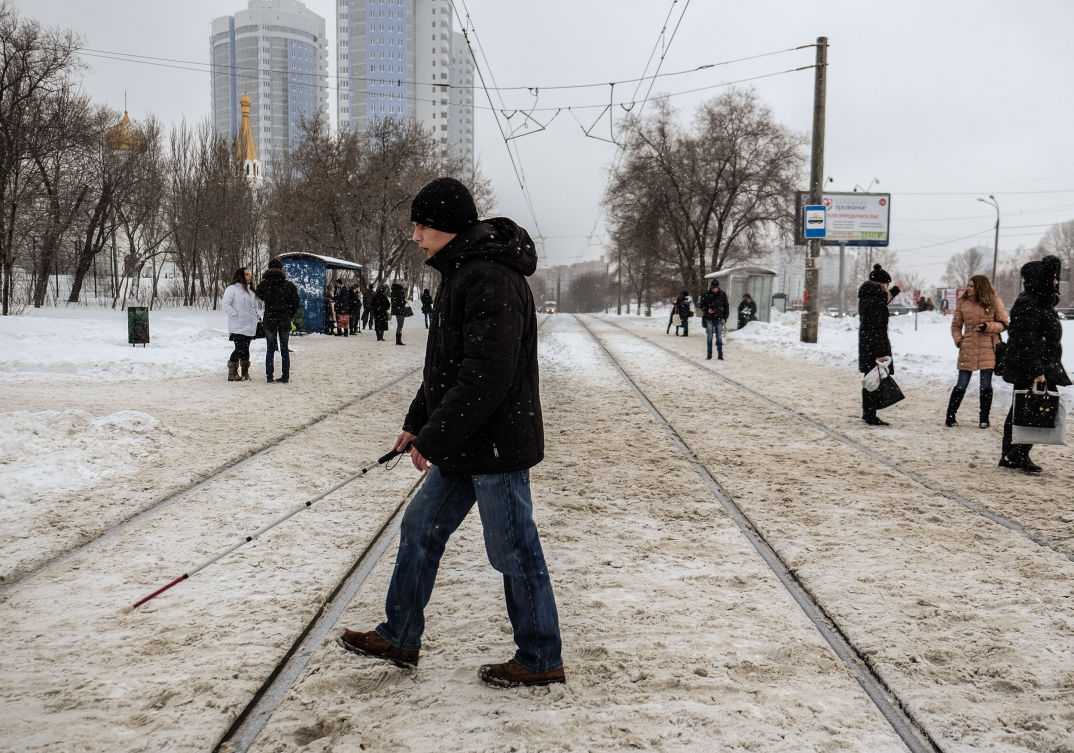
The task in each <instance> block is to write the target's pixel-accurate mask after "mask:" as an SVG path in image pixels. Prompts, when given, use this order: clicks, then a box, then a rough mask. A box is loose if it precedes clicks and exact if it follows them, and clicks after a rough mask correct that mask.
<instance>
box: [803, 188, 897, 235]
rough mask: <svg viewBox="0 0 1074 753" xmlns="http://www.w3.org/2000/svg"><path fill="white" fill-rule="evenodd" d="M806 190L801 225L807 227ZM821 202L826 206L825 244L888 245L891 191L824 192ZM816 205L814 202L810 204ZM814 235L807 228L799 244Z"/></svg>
mask: <svg viewBox="0 0 1074 753" xmlns="http://www.w3.org/2000/svg"><path fill="white" fill-rule="evenodd" d="M805 198H806V197H805V192H804V191H799V192H798V196H797V199H798V200H797V201H796V204H797V207H798V214H799V217H801V218H802V219H801V221H800V222H799V223H798V227H801V228H804V227H805V220H806V217H805V214H806V213H805V209H806V207H804V206H803V205H804V199H805ZM821 203H822V204H823V205H824V208H825V210H826V211H825V230H824V235H822V236H812V237H820V238H822V239H823V240H821V244H823V245H825V246H837V245H839V244H840V243H845V244H846V245H848V246H887V245H888V239H889V228H890V220H891V194H888V193H824V194H823V195H822V199H821ZM810 208H812V205H811V206H810ZM809 237H811V236H807V235H806V234H805V233H804V232H803V234H802V235H801V236H799V238H798V240H797V242H798V244H799V245H801V244H803V243H805V241H806V240H807V239H808V238H809Z"/></svg>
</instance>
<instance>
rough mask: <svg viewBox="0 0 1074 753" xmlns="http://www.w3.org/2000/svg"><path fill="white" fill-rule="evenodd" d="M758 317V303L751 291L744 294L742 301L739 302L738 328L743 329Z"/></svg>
mask: <svg viewBox="0 0 1074 753" xmlns="http://www.w3.org/2000/svg"><path fill="white" fill-rule="evenodd" d="M756 318H757V304H756V303H755V302H754V300H753V296H751V295H750V294H749V293H743V294H742V301H741V302H740V303H739V304H738V328H739V329H742V328H743V327H745V326H746V325H747V324H749V323H750V322H752V321H753V320H754V319H756Z"/></svg>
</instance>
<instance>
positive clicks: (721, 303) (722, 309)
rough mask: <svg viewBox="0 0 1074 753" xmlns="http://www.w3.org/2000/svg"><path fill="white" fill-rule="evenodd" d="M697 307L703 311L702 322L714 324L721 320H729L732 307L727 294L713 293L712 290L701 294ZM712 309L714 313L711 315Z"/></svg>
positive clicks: (719, 291) (721, 292)
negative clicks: (713, 322) (710, 310)
mask: <svg viewBox="0 0 1074 753" xmlns="http://www.w3.org/2000/svg"><path fill="white" fill-rule="evenodd" d="M697 307H698V308H699V309H701V321H703V322H712V321H717V320H719V319H727V317H728V315H729V314H730V313H731V305H730V304H729V303H728V302H727V293H725V292H723V291H722V290H717V291H716V292H713V291H712V290H711V289H709V290H706V291H705V292H704V293H702V294H701V297H700V298H699V299H698V301H697ZM709 309H712V313H711V314H710V313H709Z"/></svg>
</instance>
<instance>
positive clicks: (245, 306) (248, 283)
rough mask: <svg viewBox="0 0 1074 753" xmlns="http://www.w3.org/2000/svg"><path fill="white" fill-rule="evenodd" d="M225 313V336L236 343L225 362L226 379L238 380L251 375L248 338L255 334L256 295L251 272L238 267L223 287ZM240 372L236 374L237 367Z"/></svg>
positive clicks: (252, 337) (230, 380) (237, 371)
mask: <svg viewBox="0 0 1074 753" xmlns="http://www.w3.org/2000/svg"><path fill="white" fill-rule="evenodd" d="M221 305H222V306H223V308H224V311H225V312H226V313H227V331H228V339H229V340H231V342H233V343H235V347H234V349H233V350H232V351H231V356H230V357H229V358H228V361H227V380H228V381H229V382H241V381H245V380H247V379H249V378H250V341H251V340H253V339H254V335H256V334H257V322H258V318H257V295H256V293H255V291H254V285H253V274H252V273H251V272H250V270H249V269H247V268H246V267H239V268H238V269H236V270H235V274H234V275H232V277H231V284H230V285H228V286H227V288H226V289H225V290H224V298H223V301H222V303H221ZM240 367H241V368H242V373H241V374H240V373H239V368H240Z"/></svg>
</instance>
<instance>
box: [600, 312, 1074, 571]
mask: <svg viewBox="0 0 1074 753" xmlns="http://www.w3.org/2000/svg"><path fill="white" fill-rule="evenodd" d="M601 321H602V322H603V323H605V324H607V325H608V326H611V327H615V328H616V329H618V330H620V331H622V332H624V333H626V334H628V335H630V336H631V337H634V338H637V339H638V340H640V341H642V342H644V343H646V344H648V345H651V346H652V347H654V348H657V349H659V350H662V351H664V352H665V353H668V354H669V355H672V356H674V357H675V358H676V359H677V360H679V361H682V362H683V363H686V364H689V365H690V366H692V367H693V368H694V369H696V370H698V371H700V372H702V373H704V374H705V375H706V376H709V377H712V378H715V379H717V380H719V381H722V382H723V383H725V384H728V385H730V386H732V387H734V388H736V389H738V390H741V391H742V392H744V393H746V394H747V395H749V396H750V397H752V398H754V399H755V400H757V401H759V402H761V403H762V404H764V405H767V406H768V407H770V408H772V409H774V410H776V411H778V412H780V413H782V414H784V415H787V416H790V417H791V418H794V419H795V420H797V421H800V422H801V423H803V424H805V425H806V426H809V427H811V428H813V429H815V430H817V431H819V432H821V433H823V434H825V435H827V436H828V437H830V438H832V439H834V440H836V441H837V442H839V443H840V444H842V445H844V446H847V447H850V448H853V449H854V450H856V451H858V452H860V453H862V454H863V455H866V456H867V457H869V458H870V459H872V460H874V461H876V462H877V463H879V464H881V465H883V466H886V467H887V468H889V469H891V470H892V471H895V472H896V473H898V474H900V475H902V476H904V477H906V478H908V479H910V480H911V481H913V482H914V483H916V484H918V485H920V486H922V487H924V488H926V489H928V490H929V491H931V492H934V493H936V494H939V495H940V496H942V497H944V498H945V499H947V500H950V501H952V502H955V503H956V504H958V505H961V506H962V507H964V508H966V509H967V510H969V511H970V512H972V513H974V514H975V515H978V516H980V517H982V518H985V519H986V520H989V521H991V522H992V523H995V524H997V525H1000V526H1002V527H1004V528H1006V529H1007V530H1009V531H1012V532H1014V533H1016V534H1018V535H1020V536H1022V537H1024V538H1026V539H1028V540H1029V541H1032V542H1033V543H1034V544H1036V545H1037V546H1040V547H1043V548H1045V549H1049V550H1051V551H1053V552H1055V553H1056V554H1059V555H1061V556H1062V557H1065V558H1066V559H1068V560H1070V561H1074V550H1071V549H1070V548H1069V547H1064V546H1063V545H1062V544H1061V543H1059V542H1056V541H1054V540H1052V539H1050V538H1049V537H1048V536H1046V535H1044V534H1043V533H1040V532H1038V531H1033V530H1031V529H1029V528H1026V527H1025V526H1023V525H1022V524H1021V523H1019V522H1018V521H1017V520H1014V519H1013V518H1009V517H1007V516H1004V515H1000V514H998V513H995V512H992V511H991V510H989V509H988V508H986V507H984V506H983V505H981V504H979V503H977V502H975V501H973V500H971V499H967V498H966V497H964V496H962V495H960V494H958V493H956V492H953V491H951V490H950V489H947V488H945V487H943V486H941V485H940V484H938V483H936V482H934V481H932V480H931V479H929V478H928V477H926V476H924V475H922V474H920V473H918V472H916V471H914V470H913V469H911V468H907V467H906V466H905V465H903V464H902V463H899V462H898V461H896V460H893V459H892V458H890V457H888V456H887V455H884V454H883V453H881V452H878V451H876V450H874V449H872V448H871V447H867V446H866V445H864V444H862V443H861V442H858V441H856V440H855V439H853V438H851V437H848V436H846V435H845V434H842V433H840V432H839V431H837V430H836V429H833V428H831V427H830V426H827V425H825V424H823V423H821V422H820V421H817V420H816V419H813V418H810V417H809V416H807V415H805V414H803V413H799V412H798V411H796V410H793V409H791V408H788V407H787V406H785V405H782V404H781V403H779V402H777V401H776V400H773V399H772V398H770V397H768V396H767V395H763V394H761V393H760V392H758V391H757V390H754V389H752V388H751V387H749V386H748V385H745V384H742V383H741V382H739V381H737V380H735V379H732V378H730V377H728V376H725V375H723V374H720V373H719V372H717V371H714V370H712V369H706V368H704V367H703V366H702V365H701V364H699V363H697V362H696V361H694V360H692V359H690V358H688V357H687V356H684V355H683V354H682V353H679V352H677V351H675V350H673V349H671V348H668V347H666V346H664V345H661V344H660V343H657V342H653V341H652V340H650V339H648V338H645V337H642V336H640V335H638V334H637V333H635V332H632V331H630V330H629V329H627V328H626V327H623V326H621V325H619V324H617V323H615V322H610V321H607V320H601ZM582 325H583V326H586V325H585V323H584V322H582ZM586 328H587V330H588V329H589V328H588V327H587V326H586Z"/></svg>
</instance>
